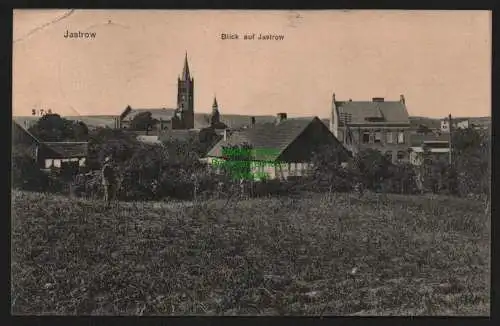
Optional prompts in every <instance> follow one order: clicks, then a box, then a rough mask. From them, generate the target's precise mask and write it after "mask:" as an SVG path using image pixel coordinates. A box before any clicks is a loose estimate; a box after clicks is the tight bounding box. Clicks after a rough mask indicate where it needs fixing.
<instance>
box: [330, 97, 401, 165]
mask: <svg viewBox="0 0 500 326" xmlns="http://www.w3.org/2000/svg"><path fill="white" fill-rule="evenodd" d="M330 130H331V131H332V133H333V134H334V135H335V137H336V138H337V139H338V140H339V141H340V142H341V143H342V144H343V145H344V146H345V147H346V148H347V149H348V150H349V151H351V152H352V153H356V152H358V151H360V150H362V149H367V148H371V149H375V150H378V151H380V152H382V153H383V154H384V155H386V157H387V158H389V159H390V160H391V161H392V162H404V161H408V148H409V147H410V119H409V115H408V110H407V108H406V103H405V98H404V96H403V95H400V99H399V100H398V101H386V100H385V99H384V98H382V97H374V98H373V99H372V100H371V101H353V100H350V99H349V100H346V101H339V100H337V99H336V98H335V94H333V96H332V110H331V119H330Z"/></svg>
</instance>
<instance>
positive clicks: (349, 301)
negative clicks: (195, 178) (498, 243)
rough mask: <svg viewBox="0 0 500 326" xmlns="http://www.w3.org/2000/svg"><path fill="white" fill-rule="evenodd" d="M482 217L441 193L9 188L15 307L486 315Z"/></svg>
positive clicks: (475, 207)
mask: <svg viewBox="0 0 500 326" xmlns="http://www.w3.org/2000/svg"><path fill="white" fill-rule="evenodd" d="M489 234H490V216H489V215H486V214H484V207H482V206H481V203H479V202H477V201H470V200H464V199H460V200H458V199H454V198H449V197H436V196H432V197H425V196H398V195H375V194H368V195H366V196H365V197H363V198H361V199H360V198H358V197H355V196H352V195H349V194H338V195H337V194H333V195H332V194H330V195H318V194H305V195H304V197H303V198H302V199H299V200H297V199H287V198H281V199H279V200H278V199H275V198H266V199H252V200H246V201H239V202H237V201H225V200H220V201H211V202H198V203H195V204H192V205H189V206H183V205H181V204H179V205H172V204H169V203H154V202H150V203H139V202H135V203H119V204H118V206H116V207H115V208H114V209H106V208H105V207H104V206H103V204H102V203H100V202H98V201H86V200H82V199H68V198H64V197H56V196H53V195H50V196H49V195H44V194H35V193H24V192H14V196H13V216H12V312H13V313H14V314H44V313H50V314H79V315H81V314H100V315H111V314H113V315H130V314H138V315H165V314H166V315H177V314H191V315H193V314H195V315H242V314H243V315H244V314H250V315H255V314H261V315H262V314H264V315H265V314H270V315H285V314H286V315H304V314H306V315H321V314H323V315H329V314H335V315H346V314H361V315H367V314H368V315H381V314H383V315H395V314H398V315H405V314H406V315H407V314H416V315H433V314H434V315H436V314H445V315H471V314H472V315H488V314H489V287H490V285H489V278H490V272H489V270H490V258H489V257H490V253H489V248H490V237H489Z"/></svg>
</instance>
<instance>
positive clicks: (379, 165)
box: [354, 149, 392, 190]
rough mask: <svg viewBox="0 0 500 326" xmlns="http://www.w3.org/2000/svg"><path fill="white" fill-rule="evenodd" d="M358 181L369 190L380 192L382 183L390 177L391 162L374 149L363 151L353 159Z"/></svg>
mask: <svg viewBox="0 0 500 326" xmlns="http://www.w3.org/2000/svg"><path fill="white" fill-rule="evenodd" d="M354 165H355V166H356V168H357V172H358V173H359V177H360V179H361V180H360V181H361V182H362V183H363V184H364V185H365V186H366V187H367V188H368V189H371V190H380V188H381V186H382V183H383V182H384V181H385V180H387V179H388V178H390V177H391V171H390V168H391V166H392V162H391V161H390V160H389V159H388V158H387V157H385V156H384V155H383V154H382V153H380V152H379V151H377V150H374V149H363V150H361V151H359V152H358V153H357V154H356V156H355V158H354Z"/></svg>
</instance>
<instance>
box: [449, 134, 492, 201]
mask: <svg viewBox="0 0 500 326" xmlns="http://www.w3.org/2000/svg"><path fill="white" fill-rule="evenodd" d="M452 146H453V147H452V150H453V152H452V154H453V168H454V172H455V176H456V178H457V180H456V182H457V187H458V192H459V194H460V195H462V196H463V195H468V194H486V195H488V196H489V195H490V185H491V133H490V132H489V131H478V130H475V129H472V128H467V129H458V130H455V131H454V132H453V135H452Z"/></svg>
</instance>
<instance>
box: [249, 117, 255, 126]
mask: <svg viewBox="0 0 500 326" xmlns="http://www.w3.org/2000/svg"><path fill="white" fill-rule="evenodd" d="M253 126H255V117H251V118H250V127H253Z"/></svg>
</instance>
